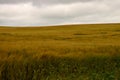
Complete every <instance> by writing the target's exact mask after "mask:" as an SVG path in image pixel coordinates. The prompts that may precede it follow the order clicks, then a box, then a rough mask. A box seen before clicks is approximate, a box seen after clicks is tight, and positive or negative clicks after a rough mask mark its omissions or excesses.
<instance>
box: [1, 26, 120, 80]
mask: <svg viewBox="0 0 120 80" xmlns="http://www.w3.org/2000/svg"><path fill="white" fill-rule="evenodd" d="M119 76H120V24H95V25H66V26H55V27H24V28H20V27H19V28H18V27H0V80H120V77H119Z"/></svg>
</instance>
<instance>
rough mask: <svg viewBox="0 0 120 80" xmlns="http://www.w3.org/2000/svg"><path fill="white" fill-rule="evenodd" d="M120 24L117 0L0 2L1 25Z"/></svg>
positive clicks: (23, 0) (2, 0)
mask: <svg viewBox="0 0 120 80" xmlns="http://www.w3.org/2000/svg"><path fill="white" fill-rule="evenodd" d="M111 22H112V23H113V22H116V23H117V22H120V0H0V25H4V26H6V25H7V26H8V25H9V26H43V25H60V24H84V23H111Z"/></svg>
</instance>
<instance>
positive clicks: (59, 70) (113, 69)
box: [0, 55, 120, 80]
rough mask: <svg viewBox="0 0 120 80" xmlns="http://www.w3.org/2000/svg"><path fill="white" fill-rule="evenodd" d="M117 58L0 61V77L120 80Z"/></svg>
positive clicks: (45, 57) (11, 79) (8, 79)
mask: <svg viewBox="0 0 120 80" xmlns="http://www.w3.org/2000/svg"><path fill="white" fill-rule="evenodd" d="M119 66H120V57H118V56H117V57H116V56H114V57H89V58H86V59H76V58H68V57H65V58H63V57H62V58H61V57H54V56H48V55H43V56H42V57H41V58H40V59H39V60H37V59H31V60H25V61H24V60H23V61H20V62H17V61H12V62H8V61H6V62H5V61H4V62H2V61H1V62H0V80H120V77H119V76H120V67H119Z"/></svg>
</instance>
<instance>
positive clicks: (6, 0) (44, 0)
mask: <svg viewBox="0 0 120 80" xmlns="http://www.w3.org/2000/svg"><path fill="white" fill-rule="evenodd" d="M90 1H99V0H0V4H15V3H25V2H32V3H33V4H67V3H74V2H90Z"/></svg>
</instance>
